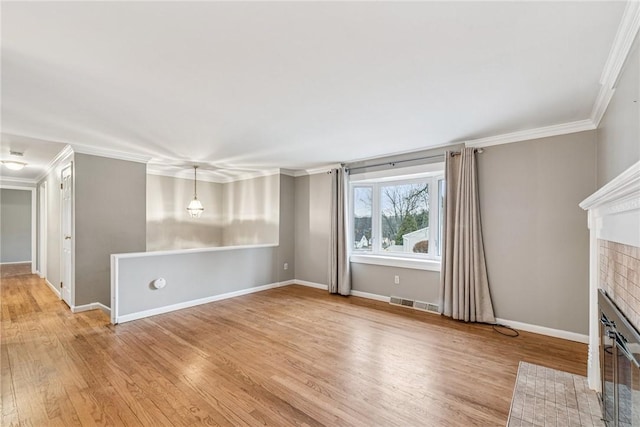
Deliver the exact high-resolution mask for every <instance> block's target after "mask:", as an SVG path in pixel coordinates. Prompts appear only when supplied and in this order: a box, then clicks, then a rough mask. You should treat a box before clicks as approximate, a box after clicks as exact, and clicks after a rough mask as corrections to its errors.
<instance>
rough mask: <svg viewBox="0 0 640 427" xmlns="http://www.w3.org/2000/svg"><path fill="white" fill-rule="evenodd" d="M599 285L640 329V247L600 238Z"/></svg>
mask: <svg viewBox="0 0 640 427" xmlns="http://www.w3.org/2000/svg"><path fill="white" fill-rule="evenodd" d="M598 246H599V248H598V252H599V253H600V278H599V284H600V287H601V288H603V289H604V290H605V291H607V294H609V297H610V298H611V299H612V300H613V302H615V303H616V305H617V306H618V308H619V309H620V310H621V311H622V312H623V313H625V314H626V316H627V318H628V319H629V320H630V321H631V323H632V324H633V326H635V328H636V329H638V330H640V247H637V246H629V245H624V244H622V243H616V242H610V241H608V240H599V241H598Z"/></svg>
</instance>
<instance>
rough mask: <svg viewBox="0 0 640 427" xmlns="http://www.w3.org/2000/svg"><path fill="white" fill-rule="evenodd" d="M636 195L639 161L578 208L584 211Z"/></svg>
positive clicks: (581, 203)
mask: <svg viewBox="0 0 640 427" xmlns="http://www.w3.org/2000/svg"><path fill="white" fill-rule="evenodd" d="M638 193H640V161H637V162H636V163H634V164H633V165H631V166H630V167H629V168H628V169H627V170H625V171H624V172H622V173H621V174H620V175H618V176H616V177H615V178H614V179H612V180H611V181H609V182H608V183H607V184H605V185H603V186H602V187H601V188H600V189H599V190H598V191H596V192H595V193H593V194H592V195H590V196H589V197H587V198H586V199H584V200H583V201H582V202H580V207H581V208H582V209H585V210H587V209H593V208H594V207H600V206H601V205H604V204H606V203H610V202H614V201H617V200H620V199H626V198H627V197H629V196H633V195H635V194H638Z"/></svg>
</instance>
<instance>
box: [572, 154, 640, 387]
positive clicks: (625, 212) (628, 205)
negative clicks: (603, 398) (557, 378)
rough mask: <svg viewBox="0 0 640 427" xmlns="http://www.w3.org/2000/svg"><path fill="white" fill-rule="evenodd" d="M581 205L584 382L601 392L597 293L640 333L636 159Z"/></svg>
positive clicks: (639, 199)
mask: <svg viewBox="0 0 640 427" xmlns="http://www.w3.org/2000/svg"><path fill="white" fill-rule="evenodd" d="M580 207H581V208H583V209H585V210H588V213H589V215H588V218H589V219H588V226H589V232H590V249H589V251H590V255H589V258H590V261H589V361H588V363H589V365H588V379H589V387H590V388H592V389H594V390H597V391H600V388H601V385H600V364H599V360H600V356H599V351H600V349H599V345H600V343H599V335H598V334H599V315H598V289H599V288H602V289H604V290H606V291H607V293H608V294H609V296H610V297H611V299H612V300H613V301H614V302H615V303H616V305H617V306H618V308H620V310H621V311H622V312H623V313H624V314H625V316H626V317H627V318H628V319H629V320H630V322H631V323H632V324H633V325H634V326H635V327H636V329H638V330H640V161H639V162H637V163H635V164H634V165H633V166H631V167H630V168H629V169H627V170H626V171H624V172H623V173H621V174H620V175H618V176H617V177H616V178H614V179H613V180H612V181H611V182H609V183H608V184H606V185H604V186H603V187H602V188H601V189H599V190H598V191H596V192H595V193H594V194H592V195H591V196H589V197H588V198H587V199H585V200H584V201H583V202H582V203H580Z"/></svg>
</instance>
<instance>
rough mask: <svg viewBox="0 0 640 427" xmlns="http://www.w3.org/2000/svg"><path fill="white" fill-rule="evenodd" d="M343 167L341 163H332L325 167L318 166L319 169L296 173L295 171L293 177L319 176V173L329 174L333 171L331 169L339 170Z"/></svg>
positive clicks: (297, 171)
mask: <svg viewBox="0 0 640 427" xmlns="http://www.w3.org/2000/svg"><path fill="white" fill-rule="evenodd" d="M341 166H342V165H341V164H340V163H330V164H327V165H324V166H318V167H317V168H311V169H302V170H296V171H293V176H295V177H299V176H307V175H317V174H319V173H327V172H329V171H331V169H338V168H340V167H341Z"/></svg>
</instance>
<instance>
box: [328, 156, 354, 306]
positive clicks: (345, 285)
mask: <svg viewBox="0 0 640 427" xmlns="http://www.w3.org/2000/svg"><path fill="white" fill-rule="evenodd" d="M347 194H349V192H348V173H347V171H346V170H345V168H344V167H342V168H340V169H333V170H332V171H331V273H330V274H331V279H330V281H329V292H330V293H332V294H340V295H349V294H350V293H351V271H350V268H349V247H348V236H349V231H348V225H349V221H348V218H349V213H348V211H347V209H348V207H349V204H348V202H347V201H348V199H347Z"/></svg>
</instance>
